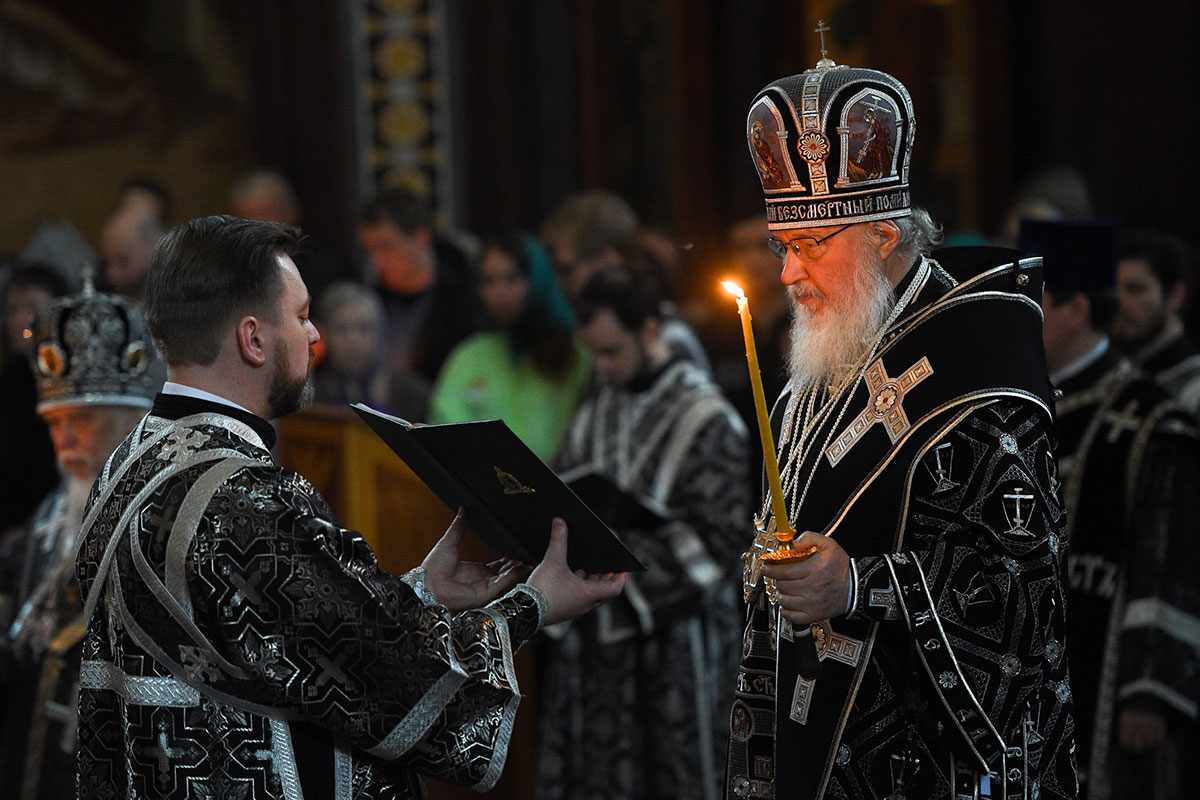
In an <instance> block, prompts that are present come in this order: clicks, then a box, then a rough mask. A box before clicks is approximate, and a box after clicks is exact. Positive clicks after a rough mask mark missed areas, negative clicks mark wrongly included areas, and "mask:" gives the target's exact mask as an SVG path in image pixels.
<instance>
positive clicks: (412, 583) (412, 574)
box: [400, 567, 441, 606]
mask: <svg viewBox="0 0 1200 800" xmlns="http://www.w3.org/2000/svg"><path fill="white" fill-rule="evenodd" d="M400 580H401V581H402V582H404V583H406V584H408V586H409V588H411V589H412V590H413V591H414V592H416V594H417V597H419V598H421V602H422V603H424V604H425V605H427V606H439V605H441V603H440V602H438V599H437V595H435V594H434V593H433V590H432V589H430V588H429V584H428V583H427V576H426V575H425V568H424V567H415V568H413V569H410V570H409V571H408V572H406V573H404V574H403V575H401V576H400Z"/></svg>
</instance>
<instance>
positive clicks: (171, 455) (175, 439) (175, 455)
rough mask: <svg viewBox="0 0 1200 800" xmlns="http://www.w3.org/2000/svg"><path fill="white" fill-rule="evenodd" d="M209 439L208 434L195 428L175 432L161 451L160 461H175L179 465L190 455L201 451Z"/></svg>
mask: <svg viewBox="0 0 1200 800" xmlns="http://www.w3.org/2000/svg"><path fill="white" fill-rule="evenodd" d="M208 439H209V436H208V434H205V433H201V432H200V431H198V430H195V429H193V428H184V429H183V430H178V431H174V432H173V433H171V434H170V435H169V436H168V437H167V442H166V444H164V445H163V448H162V450H161V451H159V454H158V459H159V460H160V461H173V462H175V463H176V464H178V463H179V462H181V461H183V459H185V458H187V457H188V456H189V455H190V454H192V453H194V452H196V451H197V450H199V449H200V448H201V446H202V445H203V444H204V443H205V442H207V441H208Z"/></svg>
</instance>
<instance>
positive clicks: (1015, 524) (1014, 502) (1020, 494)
mask: <svg viewBox="0 0 1200 800" xmlns="http://www.w3.org/2000/svg"><path fill="white" fill-rule="evenodd" d="M1034 499H1035V498H1034V496H1033V495H1031V494H1025V490H1024V489H1022V488H1021V487H1020V486H1018V487H1017V488H1016V490H1015V491H1014V492H1012V493H1010V494H1006V495H1004V501H1005V502H1004V516H1006V517H1008V524H1009V526H1010V527H1009V529H1008V530H1007V531H1005V533H1008V534H1009V535H1011V536H1030V535H1032V534H1030V533H1029V530H1028V529H1027V528H1026V527H1025V523H1026V522H1028V521H1029V516H1026V515H1025V509H1024V503H1025V502H1027V501H1033V500H1034ZM1030 516H1032V510H1031V513H1030Z"/></svg>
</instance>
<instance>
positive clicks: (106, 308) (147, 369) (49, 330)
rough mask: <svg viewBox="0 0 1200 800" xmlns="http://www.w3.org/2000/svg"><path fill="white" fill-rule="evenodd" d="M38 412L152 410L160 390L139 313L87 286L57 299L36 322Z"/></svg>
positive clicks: (159, 374)
mask: <svg viewBox="0 0 1200 800" xmlns="http://www.w3.org/2000/svg"><path fill="white" fill-rule="evenodd" d="M30 327H31V329H32V331H33V344H34V351H33V352H34V359H33V360H34V364H33V367H34V372H35V374H36V375H37V380H38V411H45V410H47V409H51V408H56V407H58V406H64V405H81V404H93V405H119V406H137V407H140V408H150V406H151V405H152V404H153V399H154V395H155V393H156V392H157V391H158V389H159V387H160V386H161V385H162V380H163V370H162V369H161V366H162V362H161V361H160V360H159V359H158V357H157V355H156V354H155V351H154V345H153V344H152V343H151V341H150V335H149V333H147V331H146V323H145V320H144V319H143V318H142V311H141V309H140V308H138V307H137V306H136V305H135V304H134V303H132V302H130V301H129V300H126V299H125V298H123V297H119V296H116V295H108V294H100V293H99V292H97V291H96V290H95V289H94V288H93V286H92V284H91V281H87V282H86V283H85V285H84V289H83V292H82V293H80V294H77V295H72V296H70V297H64V298H62V299H60V300H56V301H54V302H52V303H50V304H48V305H47V306H45V307H44V308H42V309H41V310H40V311H38V313H37V316H36V317H34V320H33V324H32V325H31V326H30Z"/></svg>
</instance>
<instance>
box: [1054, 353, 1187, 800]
mask: <svg viewBox="0 0 1200 800" xmlns="http://www.w3.org/2000/svg"><path fill="white" fill-rule="evenodd" d="M1059 388H1060V389H1061V390H1062V391H1063V397H1062V399H1061V400H1059V401H1058V403H1057V404H1056V412H1057V415H1058V428H1059V463H1060V464H1061V467H1062V483H1063V487H1064V492H1063V501H1064V503H1065V504H1066V507H1067V520H1068V530H1069V531H1070V542H1071V547H1070V555H1069V557H1068V560H1067V567H1068V576H1069V579H1070V592H1069V594H1068V619H1069V620H1070V623H1071V634H1072V635H1071V639H1070V643H1069V645H1068V648H1067V653H1068V655H1069V657H1070V659H1071V668H1072V685H1073V687H1074V690H1075V695H1076V701H1077V702H1076V716H1077V719H1078V723H1079V734H1078V737H1077V742H1078V746H1079V764H1080V776H1081V782H1082V785H1083V793H1082V795H1081V796H1084V797H1086V798H1088V800H1106V798H1110V797H1114V798H1134V797H1137V798H1147V800H1158V799H1159V798H1161V799H1162V800H1165V799H1166V798H1182V797H1196V796H1200V793H1198V791H1197V789H1196V782H1195V780H1194V779H1190V778H1189V777H1188V776H1187V774H1186V773H1187V770H1188V768H1189V767H1190V766H1191V764H1190V759H1191V758H1194V756H1195V753H1196V752H1198V751H1200V735H1198V728H1197V721H1198V715H1197V708H1198V703H1200V581H1198V580H1197V578H1196V570H1197V569H1200V544H1197V541H1198V540H1197V537H1196V532H1195V530H1196V521H1197V519H1200V492H1198V491H1197V488H1198V487H1200V433H1198V432H1197V429H1196V422H1195V419H1194V418H1192V417H1191V415H1189V414H1187V413H1185V412H1184V411H1183V410H1182V409H1180V408H1179V407H1178V406H1177V405H1176V404H1175V402H1173V401H1172V400H1170V399H1169V398H1168V395H1167V393H1166V392H1165V391H1164V389H1163V388H1162V387H1160V386H1159V385H1157V384H1155V383H1153V382H1151V380H1150V379H1149V378H1148V377H1147V376H1146V375H1144V374H1143V373H1141V372H1139V371H1138V370H1136V369H1134V368H1132V367H1130V366H1129V365H1128V364H1126V363H1124V362H1120V361H1119V360H1118V359H1117V357H1116V356H1115V355H1113V353H1112V352H1111V351H1107V350H1106V351H1105V352H1104V353H1103V354H1101V355H1100V356H1098V357H1097V358H1096V359H1095V360H1094V361H1092V363H1090V364H1087V365H1085V366H1084V367H1083V368H1082V370H1081V371H1080V372H1078V373H1077V374H1075V375H1073V376H1072V377H1070V378H1067V379H1065V380H1064V381H1063V382H1062V385H1061V386H1060V387H1059ZM1127 701H1128V702H1140V703H1148V704H1151V705H1154V706H1156V707H1157V708H1158V709H1159V710H1160V711H1161V713H1162V714H1163V716H1164V717H1165V718H1166V719H1167V720H1168V723H1169V726H1168V736H1167V741H1166V742H1165V743H1164V744H1163V745H1162V746H1160V747H1157V748H1155V749H1154V750H1152V751H1150V752H1147V753H1142V754H1135V753H1131V752H1128V751H1124V750H1123V749H1122V748H1121V747H1120V746H1119V743H1118V739H1117V728H1118V719H1119V712H1120V707H1121V704H1122V703H1124V702H1127Z"/></svg>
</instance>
